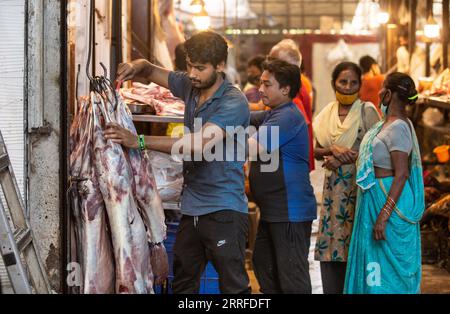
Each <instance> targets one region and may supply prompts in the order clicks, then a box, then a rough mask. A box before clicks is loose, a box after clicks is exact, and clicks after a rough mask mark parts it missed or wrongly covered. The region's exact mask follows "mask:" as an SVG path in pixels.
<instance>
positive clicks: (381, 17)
mask: <svg viewBox="0 0 450 314" xmlns="http://www.w3.org/2000/svg"><path fill="white" fill-rule="evenodd" d="M377 22H378V24H386V23H387V22H389V13H387V12H383V11H380V12H379V13H378V14H377Z"/></svg>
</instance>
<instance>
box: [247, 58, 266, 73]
mask: <svg viewBox="0 0 450 314" xmlns="http://www.w3.org/2000/svg"><path fill="white" fill-rule="evenodd" d="M265 61H266V57H264V56H256V57H253V58H251V59H250V61H249V62H248V67H251V66H254V67H257V68H258V69H259V70H260V71H261V72H262V71H263V64H264V62H265Z"/></svg>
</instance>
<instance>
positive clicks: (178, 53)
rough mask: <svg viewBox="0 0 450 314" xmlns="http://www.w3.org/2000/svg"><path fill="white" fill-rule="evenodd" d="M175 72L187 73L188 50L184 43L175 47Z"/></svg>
mask: <svg viewBox="0 0 450 314" xmlns="http://www.w3.org/2000/svg"><path fill="white" fill-rule="evenodd" d="M175 70H176V71H186V70H187V65H186V49H185V48H184V43H181V44H179V45H177V46H176V47H175Z"/></svg>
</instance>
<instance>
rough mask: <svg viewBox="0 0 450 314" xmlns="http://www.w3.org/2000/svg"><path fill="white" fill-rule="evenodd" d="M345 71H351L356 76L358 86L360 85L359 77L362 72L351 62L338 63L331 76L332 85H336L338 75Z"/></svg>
mask: <svg viewBox="0 0 450 314" xmlns="http://www.w3.org/2000/svg"><path fill="white" fill-rule="evenodd" d="M347 70H351V71H353V72H355V73H356V76H357V77H358V81H359V84H360V85H361V83H362V82H361V76H362V72H361V68H360V67H359V66H358V65H357V64H356V63H353V62H347V61H345V62H341V63H339V64H338V65H337V66H336V67H335V68H334V70H333V74H332V75H331V77H332V79H333V85H336V81H337V79H338V77H339V75H340V74H341V73H342V72H344V71H347Z"/></svg>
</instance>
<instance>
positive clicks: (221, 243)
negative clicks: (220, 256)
mask: <svg viewBox="0 0 450 314" xmlns="http://www.w3.org/2000/svg"><path fill="white" fill-rule="evenodd" d="M225 244H227V240H222V241H219V242H217V247H221V246H224V245H225Z"/></svg>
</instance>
